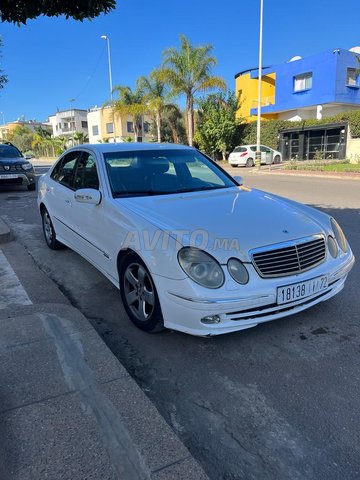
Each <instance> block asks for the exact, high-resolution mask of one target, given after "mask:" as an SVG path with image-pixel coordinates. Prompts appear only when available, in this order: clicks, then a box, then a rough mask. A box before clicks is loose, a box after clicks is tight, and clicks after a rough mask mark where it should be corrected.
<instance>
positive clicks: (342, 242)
mask: <svg viewBox="0 0 360 480" xmlns="http://www.w3.org/2000/svg"><path fill="white" fill-rule="evenodd" d="M330 223H331V228H332V230H333V232H334V236H335V239H336V241H337V243H338V245H339V247H340V248H341V250H342V251H343V252H346V251H347V248H348V247H347V241H346V238H345V235H344V232H343V231H342V230H341V227H340V225H339V224H338V223H337V221H336V220H335V219H334V218H331V219H330Z"/></svg>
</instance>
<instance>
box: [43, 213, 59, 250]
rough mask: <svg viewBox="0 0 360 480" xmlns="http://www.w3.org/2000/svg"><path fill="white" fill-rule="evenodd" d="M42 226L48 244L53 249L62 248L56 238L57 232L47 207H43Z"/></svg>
mask: <svg viewBox="0 0 360 480" xmlns="http://www.w3.org/2000/svg"><path fill="white" fill-rule="evenodd" d="M41 217H42V226H43V232H44V237H45V241H46V244H47V246H48V247H49V248H51V250H58V249H59V248H61V243H60V242H58V241H57V240H56V233H55V230H54V226H53V224H52V221H51V218H50V215H49V212H48V211H47V210H46V208H44V209H43V211H42V214H41Z"/></svg>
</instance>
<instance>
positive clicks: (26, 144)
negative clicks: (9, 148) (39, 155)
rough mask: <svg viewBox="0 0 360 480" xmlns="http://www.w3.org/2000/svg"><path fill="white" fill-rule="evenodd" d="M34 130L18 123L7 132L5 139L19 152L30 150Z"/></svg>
mask: <svg viewBox="0 0 360 480" xmlns="http://www.w3.org/2000/svg"><path fill="white" fill-rule="evenodd" d="M33 139H34V132H32V131H31V130H30V128H28V127H25V126H22V125H18V126H17V127H15V128H14V129H13V130H11V131H10V132H9V133H8V134H7V140H8V141H9V142H11V143H13V144H14V145H15V146H16V147H17V148H18V149H19V150H20V151H21V152H27V151H29V150H31V145H32V141H33Z"/></svg>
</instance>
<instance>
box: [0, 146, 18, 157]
mask: <svg viewBox="0 0 360 480" xmlns="http://www.w3.org/2000/svg"><path fill="white" fill-rule="evenodd" d="M21 157H22V155H21V153H20V152H19V150H18V149H17V148H15V147H12V146H11V145H0V158H21Z"/></svg>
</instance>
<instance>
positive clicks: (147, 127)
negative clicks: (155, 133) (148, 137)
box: [144, 122, 150, 133]
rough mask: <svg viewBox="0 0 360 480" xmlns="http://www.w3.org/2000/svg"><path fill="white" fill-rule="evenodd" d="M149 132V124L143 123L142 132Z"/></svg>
mask: <svg viewBox="0 0 360 480" xmlns="http://www.w3.org/2000/svg"><path fill="white" fill-rule="evenodd" d="M149 131H150V123H149V122H144V132H145V133H149Z"/></svg>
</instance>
